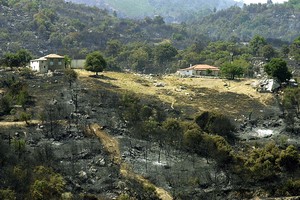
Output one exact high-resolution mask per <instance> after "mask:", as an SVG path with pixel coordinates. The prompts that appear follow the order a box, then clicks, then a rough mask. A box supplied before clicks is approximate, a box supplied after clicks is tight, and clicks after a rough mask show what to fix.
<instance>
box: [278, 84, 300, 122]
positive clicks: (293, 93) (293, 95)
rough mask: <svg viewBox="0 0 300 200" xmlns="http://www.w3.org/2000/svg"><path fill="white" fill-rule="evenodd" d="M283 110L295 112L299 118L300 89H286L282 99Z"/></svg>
mask: <svg viewBox="0 0 300 200" xmlns="http://www.w3.org/2000/svg"><path fill="white" fill-rule="evenodd" d="M282 105H283V108H284V109H286V110H295V114H296V115H297V116H298V115H299V112H300V88H286V89H285V90H284V93H283V98H282Z"/></svg>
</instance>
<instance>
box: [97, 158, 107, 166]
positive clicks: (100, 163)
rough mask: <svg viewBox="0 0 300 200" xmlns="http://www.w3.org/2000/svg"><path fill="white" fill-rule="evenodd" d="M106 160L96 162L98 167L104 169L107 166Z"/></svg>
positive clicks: (100, 159) (101, 159)
mask: <svg viewBox="0 0 300 200" xmlns="http://www.w3.org/2000/svg"><path fill="white" fill-rule="evenodd" d="M105 164H106V163H105V160H104V158H99V159H98V160H97V161H96V165H98V166H99V167H104V166H105Z"/></svg>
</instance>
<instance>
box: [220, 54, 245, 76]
mask: <svg viewBox="0 0 300 200" xmlns="http://www.w3.org/2000/svg"><path fill="white" fill-rule="evenodd" d="M248 67H249V63H248V62H247V61H246V60H242V59H239V60H234V61H233V62H225V63H224V64H223V65H222V66H221V73H222V75H223V76H225V77H226V78H228V79H230V80H234V79H235V78H236V77H240V76H242V75H243V74H244V73H245V71H246V69H247V68H248Z"/></svg>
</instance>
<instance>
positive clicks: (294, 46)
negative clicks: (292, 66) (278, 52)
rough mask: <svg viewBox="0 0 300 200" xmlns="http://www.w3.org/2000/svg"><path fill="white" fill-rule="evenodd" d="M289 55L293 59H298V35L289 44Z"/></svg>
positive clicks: (299, 49)
mask: <svg viewBox="0 0 300 200" xmlns="http://www.w3.org/2000/svg"><path fill="white" fill-rule="evenodd" d="M290 55H291V56H292V58H293V59H295V60H297V61H300V36H299V37H297V38H296V39H295V40H294V41H293V43H292V44H291V47H290Z"/></svg>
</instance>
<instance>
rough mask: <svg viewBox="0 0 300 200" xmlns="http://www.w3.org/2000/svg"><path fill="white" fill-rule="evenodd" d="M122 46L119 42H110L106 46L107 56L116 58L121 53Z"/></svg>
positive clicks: (114, 40)
mask: <svg viewBox="0 0 300 200" xmlns="http://www.w3.org/2000/svg"><path fill="white" fill-rule="evenodd" d="M121 47H122V44H121V42H120V41H119V40H116V39H113V40H109V41H108V42H107V44H106V54H107V55H108V56H113V57H116V56H117V55H118V53H119V52H120V50H121Z"/></svg>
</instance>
